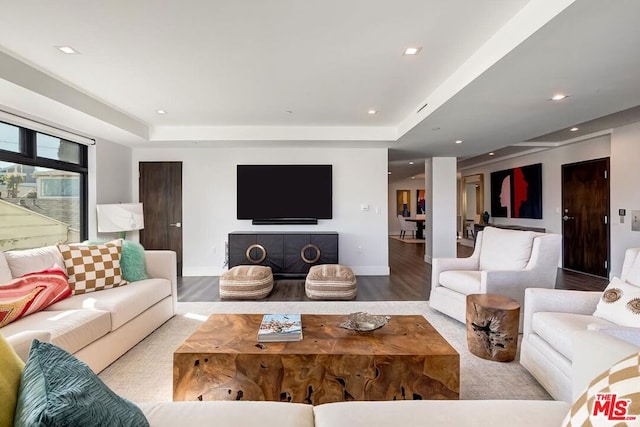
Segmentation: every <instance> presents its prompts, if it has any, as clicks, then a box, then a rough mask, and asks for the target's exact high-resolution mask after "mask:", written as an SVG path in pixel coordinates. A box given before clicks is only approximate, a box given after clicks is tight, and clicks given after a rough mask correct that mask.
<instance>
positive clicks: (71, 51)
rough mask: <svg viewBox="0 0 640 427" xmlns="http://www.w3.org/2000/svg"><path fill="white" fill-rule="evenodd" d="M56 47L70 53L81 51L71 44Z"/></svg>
mask: <svg viewBox="0 0 640 427" xmlns="http://www.w3.org/2000/svg"><path fill="white" fill-rule="evenodd" d="M55 48H56V49H58V50H59V51H60V52H62V53H66V54H68V55H71V54H74V53H79V52H78V51H77V50H75V49H74V48H72V47H71V46H56V47H55Z"/></svg>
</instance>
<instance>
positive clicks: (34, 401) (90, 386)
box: [14, 340, 149, 427]
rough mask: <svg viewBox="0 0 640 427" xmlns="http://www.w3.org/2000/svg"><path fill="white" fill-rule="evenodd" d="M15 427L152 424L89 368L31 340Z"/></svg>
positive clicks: (68, 355)
mask: <svg viewBox="0 0 640 427" xmlns="http://www.w3.org/2000/svg"><path fill="white" fill-rule="evenodd" d="M14 425H15V426H16V427H20V426H68V427H74V426H78V427H93V426H95V427H99V426H136V427H138V426H148V425H149V423H148V421H147V419H146V418H145V416H144V414H143V413H142V411H141V410H140V408H138V407H137V406H136V405H134V404H133V403H132V402H130V401H128V400H126V399H123V398H121V397H119V396H118V395H116V394H115V393H114V392H112V391H111V390H110V389H109V388H108V387H107V386H106V385H105V384H104V383H103V382H102V381H101V380H100V379H99V378H98V376H97V375H96V374H94V373H93V371H92V370H91V368H89V367H88V366H87V365H86V364H84V363H83V362H81V361H80V360H78V359H76V358H75V357H74V356H72V355H71V354H69V353H67V352H66V351H64V350H62V349H61V348H60V347H57V346H55V345H53V344H49V343H44V342H40V341H38V340H33V344H32V345H31V351H30V352H29V358H28V359H27V364H26V365H25V368H24V371H23V372H22V377H21V380H20V390H19V393H18V405H17V407H16V414H15V418H14Z"/></svg>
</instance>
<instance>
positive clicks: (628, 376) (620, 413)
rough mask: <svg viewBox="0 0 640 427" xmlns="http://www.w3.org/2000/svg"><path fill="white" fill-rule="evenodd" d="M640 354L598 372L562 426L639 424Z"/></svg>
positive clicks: (582, 426)
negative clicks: (600, 372)
mask: <svg viewBox="0 0 640 427" xmlns="http://www.w3.org/2000/svg"><path fill="white" fill-rule="evenodd" d="M639 384H640V353H638V354H633V355H631V356H630V357H627V358H626V359H624V360H621V361H620V362H618V363H616V364H615V365H614V366H613V367H612V368H611V369H609V370H607V371H605V372H603V373H602V374H600V375H598V376H597V377H596V378H595V379H593V381H591V384H589V387H588V388H587V390H586V391H585V392H584V393H582V395H581V396H580V397H579V398H578V399H577V400H576V401H575V402H574V403H573V406H571V409H570V411H569V413H568V414H567V416H566V418H565V419H564V422H563V424H562V425H563V426H565V427H571V426H580V427H591V426H613V425H615V426H627V425H628V426H636V425H640V387H639Z"/></svg>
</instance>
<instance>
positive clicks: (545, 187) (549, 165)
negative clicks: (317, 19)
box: [461, 135, 613, 233]
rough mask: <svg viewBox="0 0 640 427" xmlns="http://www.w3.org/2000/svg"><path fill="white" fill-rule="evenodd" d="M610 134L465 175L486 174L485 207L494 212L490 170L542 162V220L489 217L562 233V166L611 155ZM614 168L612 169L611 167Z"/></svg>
mask: <svg viewBox="0 0 640 427" xmlns="http://www.w3.org/2000/svg"><path fill="white" fill-rule="evenodd" d="M610 152H611V150H610V143H609V135H604V136H600V137H597V138H593V139H590V140H587V141H584V142H579V143H575V144H569V145H564V146H561V147H558V148H554V149H551V150H545V151H541V152H539V153H534V154H529V155H526V156H521V157H515V158H513V159H508V160H503V161H500V162H495V163H491V164H488V165H484V166H481V167H478V168H471V169H464V170H462V171H461V173H462V176H463V177H464V176H468V175H475V174H480V173H482V174H484V210H485V211H487V212H489V214H491V172H495V171H499V170H503V169H510V168H514V167H519V166H526V165H531V164H536V163H542V219H530V218H494V217H493V216H491V217H490V218H489V221H490V222H493V223H495V224H517V225H524V226H530V227H542V228H545V229H546V230H547V232H549V233H562V222H561V219H560V218H561V216H562V215H561V214H560V210H561V207H562V185H561V183H562V165H564V164H568V163H575V162H581V161H585V160H592V159H599V158H604V157H609V155H610ZM612 169H613V168H612Z"/></svg>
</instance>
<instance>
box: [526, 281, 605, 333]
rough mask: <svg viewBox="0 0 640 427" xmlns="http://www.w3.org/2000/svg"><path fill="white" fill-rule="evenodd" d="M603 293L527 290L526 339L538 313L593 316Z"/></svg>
mask: <svg viewBox="0 0 640 427" xmlns="http://www.w3.org/2000/svg"><path fill="white" fill-rule="evenodd" d="M601 295H602V292H589V291H569V290H563V289H542V288H527V289H525V292H524V328H523V332H524V337H525V338H526V336H527V334H528V333H529V332H531V319H532V316H533V314H534V313H537V312H547V311H548V312H557V313H574V314H593V313H594V312H595V311H596V306H597V305H598V301H599V300H600V296H601Z"/></svg>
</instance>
